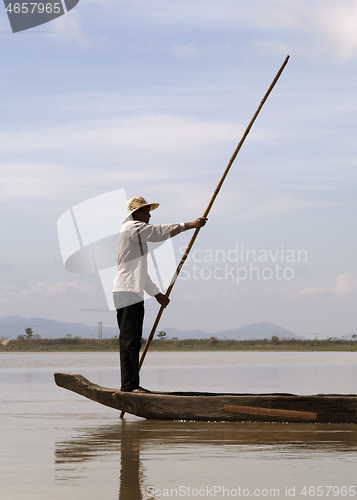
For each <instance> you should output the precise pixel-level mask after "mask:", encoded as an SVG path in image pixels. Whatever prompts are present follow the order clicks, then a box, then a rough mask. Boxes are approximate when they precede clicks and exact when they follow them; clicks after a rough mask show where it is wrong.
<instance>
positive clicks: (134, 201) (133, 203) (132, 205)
mask: <svg viewBox="0 0 357 500" xmlns="http://www.w3.org/2000/svg"><path fill="white" fill-rule="evenodd" d="M148 206H149V207H150V211H151V210H155V208H157V207H158V206H159V204H158V203H148V202H147V201H146V200H145V198H143V197H142V196H134V198H130V200H128V201H127V203H126V214H127V215H126V218H125V220H124V221H123V224H124V222H128V220H130V219H131V215H132V214H133V213H134V212H135V211H136V210H139V208H142V207H148Z"/></svg>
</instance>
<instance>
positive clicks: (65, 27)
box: [46, 9, 89, 45]
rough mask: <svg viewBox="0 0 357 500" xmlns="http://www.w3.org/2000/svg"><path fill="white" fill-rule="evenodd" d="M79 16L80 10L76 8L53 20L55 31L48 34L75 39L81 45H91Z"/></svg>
mask: <svg viewBox="0 0 357 500" xmlns="http://www.w3.org/2000/svg"><path fill="white" fill-rule="evenodd" d="M79 18H80V16H79V14H78V12H77V11H76V10H75V9H73V10H71V11H70V12H68V13H66V14H64V15H63V16H61V17H59V18H57V19H55V20H54V21H52V23H51V25H52V29H53V33H51V34H49V35H46V36H49V37H53V36H56V37H59V38H62V39H65V40H70V41H75V42H77V43H78V44H79V45H89V40H88V38H87V37H86V36H85V35H84V34H83V33H82V30H81V27H80V24H79Z"/></svg>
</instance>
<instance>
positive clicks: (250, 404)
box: [54, 373, 357, 424]
mask: <svg viewBox="0 0 357 500" xmlns="http://www.w3.org/2000/svg"><path fill="white" fill-rule="evenodd" d="M54 377H55V382H56V384H57V385H58V386H59V387H63V388H64V389H68V390H70V391H73V392H76V393H77V394H80V395H81V396H84V397H86V398H88V399H91V400H93V401H96V402H97V403H100V404H102V405H105V406H109V407H110V408H115V409H116V410H120V411H124V412H126V413H131V414H132V415H136V416H138V417H142V418H147V419H156V420H200V421H206V422H208V421H227V422H244V421H250V422H252V421H254V422H313V423H335V424H352V423H353V424H356V423H357V395H356V394H350V395H339V394H318V395H315V396H297V395H294V394H214V393H202V392H152V393H150V394H137V393H131V392H122V391H120V390H119V389H110V388H107V387H101V386H99V385H96V384H93V383H92V382H90V381H89V380H87V379H86V378H84V377H83V376H82V375H79V374H74V373H55V376H54Z"/></svg>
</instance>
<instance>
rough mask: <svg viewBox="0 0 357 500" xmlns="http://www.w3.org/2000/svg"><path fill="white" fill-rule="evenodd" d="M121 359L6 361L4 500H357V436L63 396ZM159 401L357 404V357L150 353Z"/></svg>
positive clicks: (19, 357)
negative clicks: (141, 414)
mask: <svg viewBox="0 0 357 500" xmlns="http://www.w3.org/2000/svg"><path fill="white" fill-rule="evenodd" d="M55 371H64V372H72V373H81V374H82V375H84V376H85V377H87V378H88V379H90V380H91V381H93V382H95V383H98V384H100V385H104V386H107V387H118V386H119V371H118V354H117V353H66V352H65V353H1V354H0V399H1V407H0V416H1V431H0V432H1V447H0V498H1V500H3V499H4V500H13V499H21V500H32V499H36V500H45V499H46V500H60V499H61V500H77V499H78V500H79V499H86V500H92V499H93V500H102V499H103V500H114V499H120V500H145V499H159V498H190V499H192V498H203V499H209V498H215V499H226V498H242V497H243V498H244V497H246V498H249V497H250V498H296V499H309V498H313V497H321V498H323V499H325V498H332V499H333V498H353V497H357V454H356V451H357V429H356V426H355V425H322V424H274V423H266V424H262V423H259V424H258V423H253V422H249V423H248V422H247V423H224V422H210V423H202V422H164V421H146V420H143V419H139V418H136V417H133V416H130V415H126V416H125V419H124V420H123V421H120V420H119V418H118V417H119V415H118V413H119V412H117V411H116V410H113V409H110V408H106V407H104V406H101V405H99V404H98V403H95V402H92V401H90V400H87V399H85V398H83V397H81V396H79V395H77V394H74V393H72V392H69V391H66V390H65V389H61V388H59V387H57V386H56V385H55V384H54V381H53V373H54V372H55ZM142 385H143V386H145V387H148V388H149V389H152V390H163V391H165V390H167V391H180V390H195V391H211V392H252V393H260V392H288V393H296V394H317V393H340V394H356V393H357V353H352V352H351V353H348V352H343V353H339V352H320V353H316V352H308V353H294V352H287V353H274V352H273V353H262V352H198V353H197V352H188V353H177V352H168V353H165V352H149V354H148V356H147V358H146V360H145V365H144V367H143V369H142Z"/></svg>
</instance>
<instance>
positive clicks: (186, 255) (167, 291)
mask: <svg viewBox="0 0 357 500" xmlns="http://www.w3.org/2000/svg"><path fill="white" fill-rule="evenodd" d="M289 57H290V56H286V58H285V61H284V62H283V64H282V65H281V67H280V69H279V71H278V72H277V74H276V76H275V78H274V80H273V81H272V83H271V85H270V87H269V88H268V90H267V92H266V94H265V96H264V97H263V99H262V101H261V103H260V104H259V106H258V109H257V110H256V112H255V114H254V116H253V118H252V119H251V121H250V123H249V125H248V127H247V128H246V129H245V132H244V134H243V136H242V138H241V140H240V141H239V144H238V146H237V147H236V149H235V151H234V153H233V155H232V157H231V159H230V160H229V162H228V165H227V167H226V169H225V171H224V173H223V175H222V177H221V179H220V181H219V183H218V185H217V187H216V189H215V191H214V193H213V196H212V198H211V200H210V202H209V204H208V206H207V208H206V210H205V212H204V214H203V217H207V215H208V214H209V212H210V210H211V208H212V205H213V203H214V201H215V199H216V198H217V195H218V193H219V191H220V189H221V187H222V184H223V182H224V181H225V178H226V177H227V174H228V172H229V170H230V168H231V166H232V164H233V162H234V160H235V159H236V157H237V155H238V153H239V151H240V149H241V147H242V146H243V143H244V141H245V139H246V137H247V135H248V134H249V132H250V129H251V128H252V126H253V123H254V122H255V120H256V118H257V116H258V115H259V113H260V110H261V109H262V107H263V106H264V103H265V101H266V100H267V99H268V97H269V94H270V93H271V91H272V90H273V88H274V87H275V84H276V82H277V81H278V80H279V78H280V75H281V74H282V72H283V71H284V68H285V66H286V65H287V63H288V61H289ZM199 232H200V228H198V229H196V230H195V232H194V233H193V236H192V238H191V240H190V242H189V244H188V246H187V248H186V251H185V253H184V254H183V256H182V258H181V261H180V263H179V265H178V266H177V269H176V272H175V274H174V276H173V278H172V280H171V284H170V286H169V287H168V289H167V290H166V293H165V298H168V297H169V296H170V293H171V291H172V289H173V287H174V284H175V283H176V280H177V278H178V275H179V274H180V271H181V269H182V267H183V265H184V263H185V261H186V259H187V257H188V254H189V253H190V251H191V248H192V246H193V244H194V242H195V240H196V238H197V235H198V233H199ZM164 309H165V307H164V306H161V307H160V310H159V312H158V314H157V316H156V319H155V322H154V324H153V327H152V329H151V332H150V335H149V337H148V339H147V341H146V344H145V347H144V349H143V352H142V354H141V358H140V361H139V370H140V368H141V367H142V364H143V362H144V359H145V356H146V353H147V352H148V349H149V346H150V344H151V341H152V339H153V337H154V335H155V332H156V329H157V327H158V324H159V321H160V319H161V316H162V313H163V312H164ZM123 416H124V412H123V411H122V412H121V414H120V418H123Z"/></svg>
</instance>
